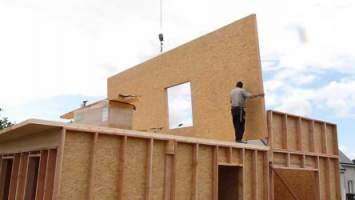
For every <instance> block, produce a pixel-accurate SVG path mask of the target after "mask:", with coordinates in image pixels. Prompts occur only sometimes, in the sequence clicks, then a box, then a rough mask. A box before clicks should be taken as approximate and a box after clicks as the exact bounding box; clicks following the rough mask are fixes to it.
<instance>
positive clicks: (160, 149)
mask: <svg viewBox="0 0 355 200" xmlns="http://www.w3.org/2000/svg"><path fill="white" fill-rule="evenodd" d="M164 158H165V142H163V141H154V151H153V171H152V174H153V184H152V190H151V194H152V199H154V200H162V199H163V197H164V173H163V172H164V169H165V162H164Z"/></svg>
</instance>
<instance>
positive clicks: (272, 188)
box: [269, 163, 275, 200]
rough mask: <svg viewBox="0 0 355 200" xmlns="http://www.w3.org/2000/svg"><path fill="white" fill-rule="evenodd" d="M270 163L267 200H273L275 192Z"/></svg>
mask: <svg viewBox="0 0 355 200" xmlns="http://www.w3.org/2000/svg"><path fill="white" fill-rule="evenodd" d="M270 165H271V163H269V179H270V185H269V193H270V195H269V200H274V190H275V185H274V184H275V183H274V170H272V166H270Z"/></svg>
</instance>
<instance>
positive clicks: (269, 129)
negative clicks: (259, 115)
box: [267, 111, 273, 148]
mask: <svg viewBox="0 0 355 200" xmlns="http://www.w3.org/2000/svg"><path fill="white" fill-rule="evenodd" d="M272 115H273V113H272V111H268V112H267V132H268V145H269V146H270V147H271V148H272V144H273V141H272V140H273V138H272V136H273V135H272Z"/></svg>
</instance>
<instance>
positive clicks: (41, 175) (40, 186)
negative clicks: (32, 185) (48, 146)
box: [35, 151, 48, 200]
mask: <svg viewBox="0 0 355 200" xmlns="http://www.w3.org/2000/svg"><path fill="white" fill-rule="evenodd" d="M47 160H48V151H41V156H40V158H39V169H38V178H37V190H36V198H35V199H36V200H43V197H44V186H45V180H46V170H47Z"/></svg>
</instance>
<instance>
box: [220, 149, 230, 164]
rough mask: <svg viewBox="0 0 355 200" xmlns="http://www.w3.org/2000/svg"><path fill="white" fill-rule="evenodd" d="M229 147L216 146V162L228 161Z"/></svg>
mask: <svg viewBox="0 0 355 200" xmlns="http://www.w3.org/2000/svg"><path fill="white" fill-rule="evenodd" d="M228 152H229V148H225V147H219V148H218V162H219V163H227V162H228V154H229V153H228Z"/></svg>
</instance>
